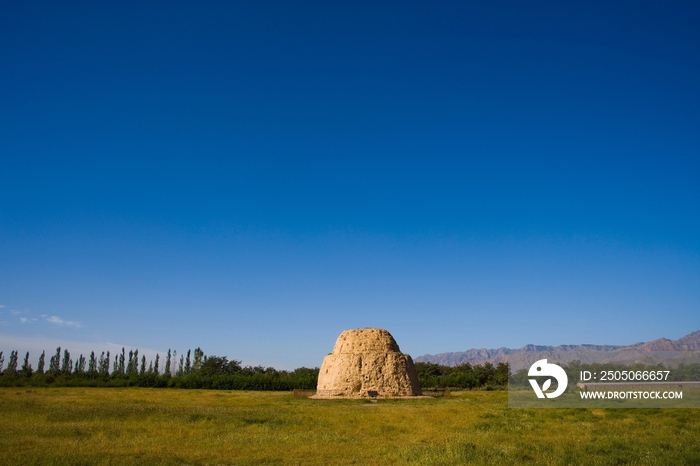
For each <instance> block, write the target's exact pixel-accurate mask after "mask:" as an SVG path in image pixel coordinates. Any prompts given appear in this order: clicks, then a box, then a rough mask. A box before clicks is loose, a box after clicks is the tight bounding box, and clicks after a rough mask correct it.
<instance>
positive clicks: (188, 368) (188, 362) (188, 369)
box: [185, 350, 192, 374]
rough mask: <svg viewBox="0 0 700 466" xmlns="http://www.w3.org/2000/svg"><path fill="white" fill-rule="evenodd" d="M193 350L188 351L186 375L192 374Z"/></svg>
mask: <svg viewBox="0 0 700 466" xmlns="http://www.w3.org/2000/svg"><path fill="white" fill-rule="evenodd" d="M191 352H192V350H187V361H185V374H189V373H190V372H192V362H191V361H190V353H191Z"/></svg>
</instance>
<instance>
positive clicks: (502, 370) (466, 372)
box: [416, 362, 508, 390]
mask: <svg viewBox="0 0 700 466" xmlns="http://www.w3.org/2000/svg"><path fill="white" fill-rule="evenodd" d="M416 372H417V373H418V381H419V383H420V386H421V388H423V389H427V388H453V389H455V388H457V389H469V390H474V389H481V390H504V389H506V388H508V365H507V364H504V363H500V364H498V365H497V366H494V365H493V364H491V363H486V364H483V365H471V364H469V363H464V364H460V365H458V366H442V365H440V364H435V363H431V362H417V363H416Z"/></svg>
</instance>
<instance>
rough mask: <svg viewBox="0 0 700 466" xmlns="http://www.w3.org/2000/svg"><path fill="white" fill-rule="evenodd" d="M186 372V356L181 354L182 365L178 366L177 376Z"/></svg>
mask: <svg viewBox="0 0 700 466" xmlns="http://www.w3.org/2000/svg"><path fill="white" fill-rule="evenodd" d="M184 373H185V357H184V356H180V367H178V368H177V374H176V375H177V376H178V377H180V376H182V375H184Z"/></svg>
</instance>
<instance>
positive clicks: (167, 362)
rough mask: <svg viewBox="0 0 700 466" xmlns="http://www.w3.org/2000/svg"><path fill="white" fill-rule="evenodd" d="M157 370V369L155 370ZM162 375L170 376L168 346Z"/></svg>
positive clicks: (0, 367)
mask: <svg viewBox="0 0 700 466" xmlns="http://www.w3.org/2000/svg"><path fill="white" fill-rule="evenodd" d="M0 357H2V353H0ZM0 369H2V366H1V365H0ZM156 372H158V371H156ZM163 375H167V376H168V377H170V376H171V375H172V372H171V368H170V348H168V355H167V356H165V372H164V373H163Z"/></svg>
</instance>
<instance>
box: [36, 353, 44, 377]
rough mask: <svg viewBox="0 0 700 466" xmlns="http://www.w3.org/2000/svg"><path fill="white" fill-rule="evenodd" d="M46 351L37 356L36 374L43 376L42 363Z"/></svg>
mask: <svg viewBox="0 0 700 466" xmlns="http://www.w3.org/2000/svg"><path fill="white" fill-rule="evenodd" d="M45 354H46V351H42V352H41V356H39V364H37V366H36V373H37V374H43V373H44V361H45V358H46V356H45Z"/></svg>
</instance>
